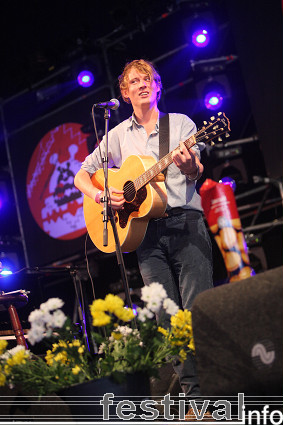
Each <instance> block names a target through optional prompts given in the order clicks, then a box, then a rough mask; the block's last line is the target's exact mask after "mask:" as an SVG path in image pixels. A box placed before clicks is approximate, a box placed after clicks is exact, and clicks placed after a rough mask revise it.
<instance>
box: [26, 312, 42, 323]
mask: <svg viewBox="0 0 283 425" xmlns="http://www.w3.org/2000/svg"><path fill="white" fill-rule="evenodd" d="M28 321H29V322H30V323H31V324H32V323H33V322H36V323H42V324H44V323H45V319H44V313H43V311H41V310H34V311H32V312H31V313H30V315H29V317H28Z"/></svg>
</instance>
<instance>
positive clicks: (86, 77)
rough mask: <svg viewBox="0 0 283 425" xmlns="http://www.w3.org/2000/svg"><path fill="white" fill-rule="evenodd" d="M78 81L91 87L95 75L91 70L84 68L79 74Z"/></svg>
mask: <svg viewBox="0 0 283 425" xmlns="http://www.w3.org/2000/svg"><path fill="white" fill-rule="evenodd" d="M77 81H78V83H79V85H80V86H82V87H91V86H92V85H93V83H94V75H93V73H92V72H91V71H88V70H83V71H81V72H80V73H79V75H78V76H77Z"/></svg>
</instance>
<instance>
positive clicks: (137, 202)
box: [83, 112, 230, 253]
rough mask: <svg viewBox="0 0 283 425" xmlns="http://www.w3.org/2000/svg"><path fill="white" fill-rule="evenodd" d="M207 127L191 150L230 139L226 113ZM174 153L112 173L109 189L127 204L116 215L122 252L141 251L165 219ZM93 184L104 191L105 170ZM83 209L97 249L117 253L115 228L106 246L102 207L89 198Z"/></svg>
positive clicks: (136, 160) (133, 159) (134, 160)
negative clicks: (153, 225) (154, 222)
mask: <svg viewBox="0 0 283 425" xmlns="http://www.w3.org/2000/svg"><path fill="white" fill-rule="evenodd" d="M204 124H205V125H204V126H203V127H202V128H201V129H200V130H199V131H198V132H197V133H196V134H194V135H193V136H191V137H190V138H189V139H187V140H186V141H185V142H184V143H185V146H186V147H187V148H188V149H190V148H191V147H192V146H194V145H195V144H196V143H198V142H205V143H208V142H212V140H213V139H215V138H216V137H218V138H219V136H221V135H223V134H225V136H226V137H228V136H229V131H230V122H229V120H228V118H227V117H226V115H225V114H224V113H222V112H219V113H218V115H217V116H216V117H211V118H210V121H209V122H208V123H207V122H204ZM219 139H220V138H219ZM212 143H213V142H212ZM176 149H178V147H177V148H176ZM174 150H175V149H174ZM172 152H173V151H171V152H169V153H168V154H167V155H165V156H164V157H163V158H161V159H160V160H159V161H158V162H157V161H156V160H155V159H154V158H153V157H151V156H140V155H131V156H129V157H128V158H127V159H126V160H125V161H124V163H123V164H122V166H121V168H120V169H119V170H112V169H109V170H108V185H109V187H110V186H112V187H115V188H116V189H120V190H124V198H125V200H126V202H125V203H124V208H123V209H122V210H118V211H115V217H114V218H115V222H116V226H117V233H118V236H119V240H120V245H121V249H122V252H130V251H134V250H135V249H137V248H138V246H139V245H140V244H141V242H142V240H143V238H144V235H145V232H146V229H147V226H148V222H149V220H150V219H152V218H159V217H162V215H164V213H165V210H166V205H167V193H166V188H165V183H164V175H163V174H162V171H163V170H165V169H166V168H167V167H168V166H169V165H170V164H172V162H173V161H172ZM91 181H92V184H93V185H94V186H95V187H96V188H97V189H99V190H103V189H104V171H103V169H102V168H101V169H99V170H98V171H96V172H95V173H94V174H93V176H92V178H91ZM83 209H84V217H85V223H86V228H87V230H88V233H89V235H90V238H91V240H92V242H93V243H94V245H95V246H96V247H97V248H98V249H99V250H100V251H103V252H107V253H110V252H115V250H116V246H115V238H114V234H113V229H112V226H111V225H109V226H108V230H109V231H108V245H107V246H104V245H103V228H104V224H103V220H102V219H103V214H102V213H103V208H102V206H101V205H100V204H97V203H96V202H95V201H94V200H93V199H91V198H89V197H88V196H86V195H85V196H84V202H83Z"/></svg>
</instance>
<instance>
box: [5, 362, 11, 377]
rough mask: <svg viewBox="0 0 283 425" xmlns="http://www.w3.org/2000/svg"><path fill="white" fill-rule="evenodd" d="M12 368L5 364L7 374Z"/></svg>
mask: <svg viewBox="0 0 283 425" xmlns="http://www.w3.org/2000/svg"><path fill="white" fill-rule="evenodd" d="M11 370H12V368H11V367H10V366H8V365H7V364H5V366H4V372H5V374H6V375H9V374H10V372H11Z"/></svg>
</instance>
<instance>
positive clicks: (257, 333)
mask: <svg viewBox="0 0 283 425" xmlns="http://www.w3.org/2000/svg"><path fill="white" fill-rule="evenodd" d="M282 277H283V267H278V268H275V269H272V270H268V271H266V272H264V273H261V274H258V275H256V276H253V277H250V278H248V279H245V280H242V281H239V282H235V283H228V284H224V285H222V286H218V287H217V288H213V289H209V290H207V291H205V292H203V293H201V294H200V295H198V296H197V298H196V299H195V302H194V304H193V307H192V320H193V330H194V338H195V346H196V360H197V367H198V373H199V380H200V388H201V392H202V394H203V395H207V396H209V395H211V396H213V395H237V394H238V393H239V392H244V393H245V394H247V395H258V396H259V395H263V396H264V395H265V396H266V395H281V394H282V390H283V373H282V359H283V358H282V324H283V321H282V319H283V285H282Z"/></svg>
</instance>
